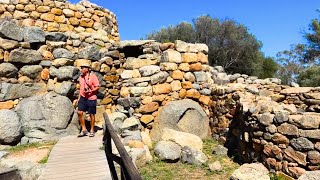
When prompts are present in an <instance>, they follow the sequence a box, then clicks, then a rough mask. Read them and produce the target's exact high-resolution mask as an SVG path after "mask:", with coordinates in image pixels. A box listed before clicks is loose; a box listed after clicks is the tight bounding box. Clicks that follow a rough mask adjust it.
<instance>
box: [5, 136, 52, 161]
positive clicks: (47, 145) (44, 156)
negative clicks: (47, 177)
mask: <svg viewBox="0 0 320 180" xmlns="http://www.w3.org/2000/svg"><path fill="white" fill-rule="evenodd" d="M56 143H57V142H56V141H49V142H41V143H30V144H25V145H18V146H14V147H11V148H9V149H6V151H8V152H9V153H8V154H7V155H6V157H8V158H9V157H18V158H20V159H23V158H27V159H28V158H29V159H34V160H35V161H37V162H38V163H40V164H45V163H47V161H48V158H49V154H50V152H51V150H52V148H53V146H54V145H55V144H56ZM33 156H34V157H33ZM39 158H40V159H39Z"/></svg>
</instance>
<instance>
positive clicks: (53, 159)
mask: <svg viewBox="0 0 320 180" xmlns="http://www.w3.org/2000/svg"><path fill="white" fill-rule="evenodd" d="M101 147H102V136H101V135H96V136H95V137H91V138H90V137H88V136H86V137H82V138H77V137H76V136H68V137H64V138H62V139H60V140H59V141H58V143H57V144H56V145H55V146H54V147H53V149H52V151H51V153H50V156H49V159H48V162H47V165H46V168H45V170H44V172H43V173H42V175H41V176H40V177H39V180H51V179H52V180H57V179H59V180H60V179H66V180H73V179H75V180H87V179H90V180H108V179H112V178H111V173H110V171H109V166H108V163H107V160H106V156H105V154H104V151H103V150H101V149H100V148H101Z"/></svg>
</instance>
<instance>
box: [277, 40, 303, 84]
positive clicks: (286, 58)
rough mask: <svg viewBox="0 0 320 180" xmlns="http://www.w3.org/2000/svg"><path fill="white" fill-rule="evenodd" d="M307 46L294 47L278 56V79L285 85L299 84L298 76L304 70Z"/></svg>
mask: <svg viewBox="0 0 320 180" xmlns="http://www.w3.org/2000/svg"><path fill="white" fill-rule="evenodd" d="M304 49H305V46H304V45H302V44H298V45H293V46H292V47H291V49H290V50H285V51H282V52H279V53H278V54H277V58H278V59H277V61H278V63H279V71H278V73H277V74H278V77H279V78H280V79H281V82H282V83H283V84H290V83H291V82H297V76H298V74H299V73H300V71H301V70H302V69H303V63H302V62H303V58H304V54H303V53H304Z"/></svg>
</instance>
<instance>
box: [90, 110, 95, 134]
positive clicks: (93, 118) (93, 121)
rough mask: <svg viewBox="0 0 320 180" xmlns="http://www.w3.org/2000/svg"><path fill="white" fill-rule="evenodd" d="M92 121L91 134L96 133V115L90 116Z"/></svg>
mask: <svg viewBox="0 0 320 180" xmlns="http://www.w3.org/2000/svg"><path fill="white" fill-rule="evenodd" d="M90 120H91V124H90V125H91V128H90V133H94V124H95V122H96V116H95V114H90Z"/></svg>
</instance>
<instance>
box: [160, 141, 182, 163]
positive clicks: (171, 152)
mask: <svg viewBox="0 0 320 180" xmlns="http://www.w3.org/2000/svg"><path fill="white" fill-rule="evenodd" d="M154 154H155V155H156V156H157V157H158V158H159V159H161V160H164V161H169V162H175V161H178V160H179V158H180V155H181V147H180V146H179V145H178V144H176V143H174V142H171V141H159V142H158V143H157V144H156V146H155V148H154Z"/></svg>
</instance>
